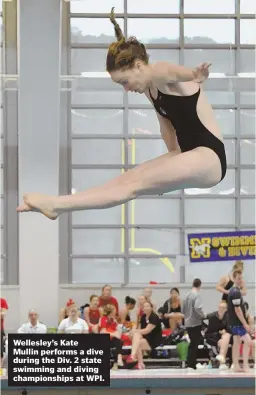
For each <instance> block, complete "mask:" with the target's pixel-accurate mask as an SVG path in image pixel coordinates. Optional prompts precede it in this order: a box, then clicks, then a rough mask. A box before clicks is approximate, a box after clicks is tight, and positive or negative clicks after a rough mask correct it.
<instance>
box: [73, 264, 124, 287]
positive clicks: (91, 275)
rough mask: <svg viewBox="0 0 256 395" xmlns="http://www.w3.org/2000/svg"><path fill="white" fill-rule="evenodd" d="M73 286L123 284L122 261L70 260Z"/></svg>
mask: <svg viewBox="0 0 256 395" xmlns="http://www.w3.org/2000/svg"><path fill="white" fill-rule="evenodd" d="M72 282H73V283H74V284H85V283H86V284H99V283H101V284H106V283H109V284H116V283H117V284H120V283H123V282H124V260H123V259H120V258H108V259H106V258H97V259H96V258H88V259H73V260H72Z"/></svg>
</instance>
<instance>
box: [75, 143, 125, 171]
mask: <svg viewBox="0 0 256 395" xmlns="http://www.w3.org/2000/svg"><path fill="white" fill-rule="evenodd" d="M124 152H125V151H124V149H122V140H101V139H97V140H92V139H85V140H77V139H76V140H73V141H72V163H73V164H75V165H88V164H90V165H93V164H95V165H107V164H110V165H115V164H117V165H120V164H123V165H124V164H125V153H124Z"/></svg>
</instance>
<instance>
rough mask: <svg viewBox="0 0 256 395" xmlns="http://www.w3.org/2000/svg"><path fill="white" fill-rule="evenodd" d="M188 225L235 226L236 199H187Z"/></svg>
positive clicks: (186, 220)
mask: <svg viewBox="0 0 256 395" xmlns="http://www.w3.org/2000/svg"><path fill="white" fill-rule="evenodd" d="M185 223H186V225H209V224H211V225H234V224H235V199H205V200H203V199H200V200H199V199H198V198H197V199H186V201H185Z"/></svg>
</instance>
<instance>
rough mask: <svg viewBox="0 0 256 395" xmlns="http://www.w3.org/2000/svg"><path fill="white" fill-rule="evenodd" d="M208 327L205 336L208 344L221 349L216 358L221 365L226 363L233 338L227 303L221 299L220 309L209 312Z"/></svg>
mask: <svg viewBox="0 0 256 395" xmlns="http://www.w3.org/2000/svg"><path fill="white" fill-rule="evenodd" d="M206 319H207V320H208V322H209V323H208V327H207V330H206V332H205V338H206V341H207V343H208V344H210V345H211V346H215V347H217V348H218V349H219V354H218V355H217V357H216V359H217V360H218V361H219V362H220V364H221V365H225V361H226V355H227V352H228V346H229V344H230V340H231V334H230V333H229V331H228V322H227V303H226V302H225V301H223V300H222V301H221V302H220V303H219V307H218V310H217V311H215V312H213V313H211V314H207V316H206Z"/></svg>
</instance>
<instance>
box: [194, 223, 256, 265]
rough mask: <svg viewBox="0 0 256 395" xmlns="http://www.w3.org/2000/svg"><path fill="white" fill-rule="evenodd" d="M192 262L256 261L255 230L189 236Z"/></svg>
mask: <svg viewBox="0 0 256 395" xmlns="http://www.w3.org/2000/svg"><path fill="white" fill-rule="evenodd" d="M188 245H189V257H190V262H219V261H235V260H239V259H240V260H245V259H254V258H255V256H256V253H255V252H256V247H255V246H256V233H255V230H247V231H236V232H216V233H193V234H189V235H188Z"/></svg>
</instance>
